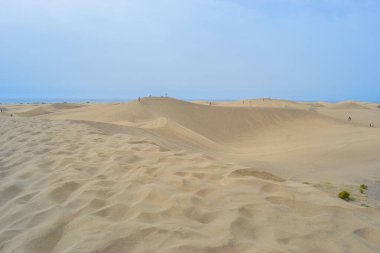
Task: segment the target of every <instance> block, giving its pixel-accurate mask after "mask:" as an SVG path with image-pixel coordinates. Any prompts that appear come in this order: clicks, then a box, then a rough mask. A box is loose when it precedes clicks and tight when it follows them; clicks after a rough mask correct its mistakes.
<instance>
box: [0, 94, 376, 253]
mask: <svg viewBox="0 0 380 253" xmlns="http://www.w3.org/2000/svg"><path fill="white" fill-rule="evenodd" d="M377 106H378V104H371V103H359V102H352V101H349V102H341V103H337V104H331V103H324V102H319V103H296V102H291V101H286V100H271V99H264V100H263V99H257V100H244V102H243V101H236V102H217V103H216V102H215V103H212V106H209V105H208V103H207V102H202V101H198V102H196V103H189V102H184V101H179V100H174V99H170V98H144V99H143V100H142V102H141V103H140V102H138V101H133V102H129V103H114V104H75V105H74V104H46V105H0V107H2V108H4V109H5V110H4V112H3V113H1V114H0V133H1V135H0V182H1V183H0V252H32V253H34V252H36V253H37V252H107V253H108V252H117V253H119V252H380V210H379V207H380V197H379V194H380V191H379V187H380V184H379V180H380V170H379V169H380V156H379V150H380V128H377V125H380V109H379V108H377ZM10 114H13V115H14V117H12V118H11V117H10ZM348 116H351V117H352V121H350V122H348V121H347V117H348ZM370 122H373V123H374V124H375V127H374V128H370V127H369V123H370ZM362 183H365V184H367V185H369V189H368V192H365V193H364V194H361V193H359V188H358V187H359V185H360V184H362ZM345 189H347V190H349V191H350V192H351V193H352V194H353V196H354V200H353V201H350V202H345V201H343V200H341V199H339V198H338V197H337V196H336V194H337V192H339V191H341V190H345ZM361 205H363V206H361ZM366 206H369V207H366Z"/></svg>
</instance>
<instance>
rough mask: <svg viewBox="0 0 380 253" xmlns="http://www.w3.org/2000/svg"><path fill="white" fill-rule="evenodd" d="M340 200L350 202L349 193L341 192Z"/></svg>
mask: <svg viewBox="0 0 380 253" xmlns="http://www.w3.org/2000/svg"><path fill="white" fill-rule="evenodd" d="M338 196H339V198H341V199H343V200H345V201H349V200H350V193H349V192H347V191H342V192H339V194H338Z"/></svg>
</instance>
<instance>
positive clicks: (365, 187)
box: [360, 184, 368, 190]
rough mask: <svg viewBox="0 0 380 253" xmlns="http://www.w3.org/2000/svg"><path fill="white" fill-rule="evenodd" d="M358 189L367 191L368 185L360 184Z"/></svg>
mask: <svg viewBox="0 0 380 253" xmlns="http://www.w3.org/2000/svg"><path fill="white" fill-rule="evenodd" d="M360 189H361V190H368V185H365V184H361V185H360Z"/></svg>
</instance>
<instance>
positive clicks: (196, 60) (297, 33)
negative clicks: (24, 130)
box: [0, 0, 380, 102]
mask: <svg viewBox="0 0 380 253" xmlns="http://www.w3.org/2000/svg"><path fill="white" fill-rule="evenodd" d="M165 93H167V94H168V95H169V96H172V97H177V98H182V99H242V98H258V97H272V98H283V99H292V100H304V101H305V100H308V101H311V100H313V101H316V100H327V101H337V100H366V101H377V102H380V1H379V0H235V1H233V0H0V98H3V99H4V98H8V99H9V98H77V99H80V98H87V99H106V98H107V99H131V98H136V97H138V96H147V95H149V94H152V95H163V94H165Z"/></svg>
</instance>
